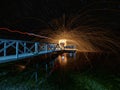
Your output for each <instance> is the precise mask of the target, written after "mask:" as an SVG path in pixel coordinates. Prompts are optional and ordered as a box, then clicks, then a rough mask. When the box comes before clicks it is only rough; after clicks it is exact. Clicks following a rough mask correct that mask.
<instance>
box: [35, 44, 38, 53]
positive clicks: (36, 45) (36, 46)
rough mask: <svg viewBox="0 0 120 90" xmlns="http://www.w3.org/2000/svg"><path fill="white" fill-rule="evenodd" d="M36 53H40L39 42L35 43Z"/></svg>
mask: <svg viewBox="0 0 120 90" xmlns="http://www.w3.org/2000/svg"><path fill="white" fill-rule="evenodd" d="M35 53H38V42H35Z"/></svg>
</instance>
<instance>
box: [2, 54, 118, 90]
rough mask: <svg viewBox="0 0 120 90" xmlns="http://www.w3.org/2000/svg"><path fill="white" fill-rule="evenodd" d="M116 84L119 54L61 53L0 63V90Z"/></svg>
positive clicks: (87, 89) (83, 89)
mask: <svg viewBox="0 0 120 90" xmlns="http://www.w3.org/2000/svg"><path fill="white" fill-rule="evenodd" d="M46 57H47V56H46ZM113 62H114V63H113ZM114 83H115V84H114ZM119 83H120V73H119V57H117V56H116V55H113V54H108V53H106V54H105V53H104V54H103V53H80V52H77V53H64V54H60V55H58V56H57V57H54V58H50V57H48V58H46V59H44V58H42V57H35V58H32V59H27V60H23V61H18V62H11V63H7V64H1V65H0V90H35V89H37V90H67V89H68V90H112V89H114V88H115V90H117V89H119V86H120V84H119Z"/></svg>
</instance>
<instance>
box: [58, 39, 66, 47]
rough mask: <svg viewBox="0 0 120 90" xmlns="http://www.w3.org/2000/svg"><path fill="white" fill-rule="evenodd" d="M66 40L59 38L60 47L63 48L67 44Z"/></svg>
mask: <svg viewBox="0 0 120 90" xmlns="http://www.w3.org/2000/svg"><path fill="white" fill-rule="evenodd" d="M66 41H67V40H66V39H60V40H59V45H60V47H62V48H64V47H65V46H66V45H67V42H66Z"/></svg>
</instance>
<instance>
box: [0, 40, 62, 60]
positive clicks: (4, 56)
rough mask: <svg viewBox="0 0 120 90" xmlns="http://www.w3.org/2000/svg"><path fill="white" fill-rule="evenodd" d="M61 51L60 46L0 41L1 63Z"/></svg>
mask: <svg viewBox="0 0 120 90" xmlns="http://www.w3.org/2000/svg"><path fill="white" fill-rule="evenodd" d="M58 50H61V48H60V47H59V45H58V44H53V43H41V42H29V41H20V40H6V39H0V61H1V60H12V59H20V58H25V57H30V56H34V55H37V54H42V53H44V54H45V53H50V52H54V51H58Z"/></svg>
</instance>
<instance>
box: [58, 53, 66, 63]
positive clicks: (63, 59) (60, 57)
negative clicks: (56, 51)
mask: <svg viewBox="0 0 120 90" xmlns="http://www.w3.org/2000/svg"><path fill="white" fill-rule="evenodd" d="M58 61H59V63H60V64H61V65H66V64H67V54H66V53H64V54H62V55H59V56H58Z"/></svg>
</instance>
